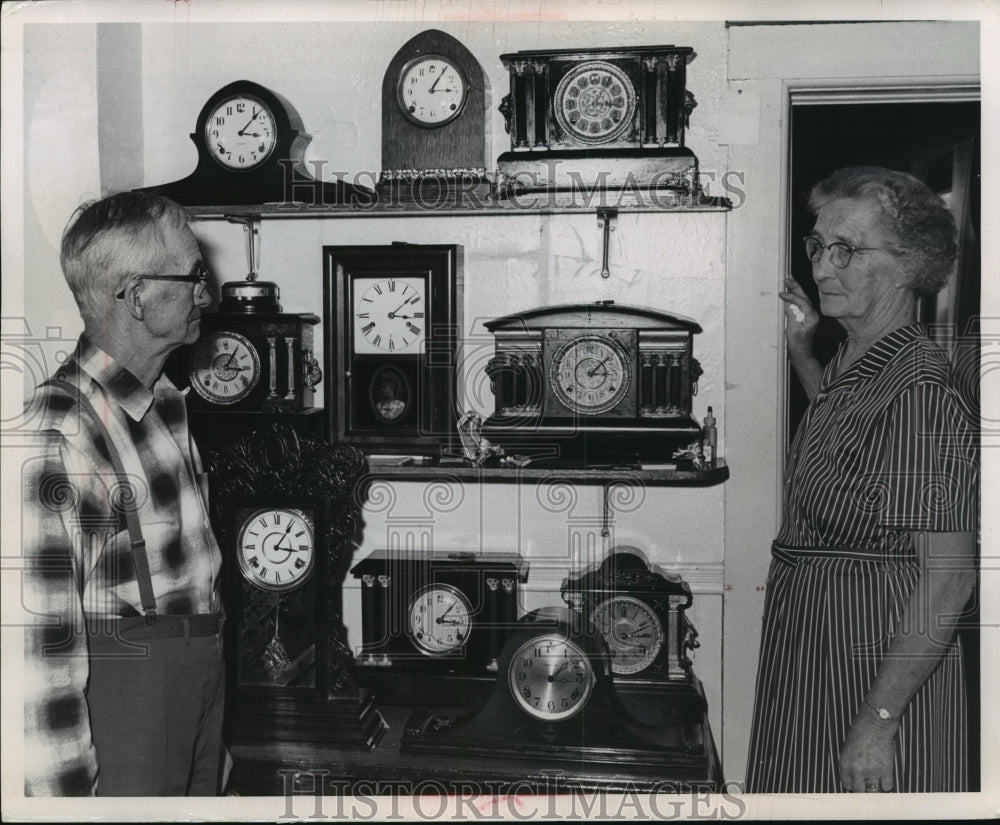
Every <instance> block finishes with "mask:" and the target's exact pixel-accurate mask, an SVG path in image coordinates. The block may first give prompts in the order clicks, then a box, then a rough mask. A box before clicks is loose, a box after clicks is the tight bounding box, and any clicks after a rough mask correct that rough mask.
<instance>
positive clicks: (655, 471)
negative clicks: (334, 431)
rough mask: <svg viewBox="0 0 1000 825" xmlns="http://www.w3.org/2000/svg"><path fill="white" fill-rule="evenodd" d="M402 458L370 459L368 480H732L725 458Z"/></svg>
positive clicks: (696, 483) (685, 483)
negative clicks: (472, 461) (488, 462)
mask: <svg viewBox="0 0 1000 825" xmlns="http://www.w3.org/2000/svg"><path fill="white" fill-rule="evenodd" d="M401 460H404V461H405V460H407V459H400V458H391V459H390V458H386V459H381V458H380V457H379V456H369V458H368V473H367V477H371V478H390V479H394V480H396V481H472V482H484V483H502V484H517V483H519V482H522V481H523V482H529V483H539V482H555V481H567V482H571V483H573V484H605V485H608V484H616V483H617V484H641V485H649V486H654V487H669V486H675V487H710V486H714V485H716V484H721V483H722V482H724V481H725V480H726V479H728V478H729V465H727V464H726V462H725V460H724V459H721V458H720V459H717V460H716V461H713V462H712V463H711V465H710V466H708V467H706V468H705V469H703V470H689V469H679V468H678V467H677V466H674V465H663V464H657V465H656V466H655V467H644V466H642V465H641V464H620V465H600V466H590V467H583V466H581V465H580V463H579V462H577V463H575V464H570V463H568V462H567V463H565V464H563V465H556V464H555V463H554V462H549V463H546V464H545V465H544V466H528V467H473V466H470V465H469V464H468V463H467V462H465V461H463V460H462V459H451V458H445V459H442V460H441V461H440V462H438V463H437V464H419V463H412V464H404V465H400V461H401Z"/></svg>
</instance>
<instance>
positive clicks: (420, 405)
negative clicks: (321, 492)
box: [323, 244, 462, 460]
mask: <svg viewBox="0 0 1000 825" xmlns="http://www.w3.org/2000/svg"><path fill="white" fill-rule="evenodd" d="M323 259H324V281H323V289H324V292H323V296H324V297H323V311H324V325H323V329H324V336H325V337H324V342H323V344H324V353H325V355H326V358H327V370H326V372H327V375H329V376H331V377H332V381H330V382H328V384H327V394H326V409H327V410H329V411H331V412H332V415H331V416H330V421H329V426H330V431H329V438H330V439H331V440H336V441H340V442H344V443H349V444H355V445H357V446H359V447H361V448H362V449H364V450H366V451H367V452H370V453H373V454H403V455H419V456H425V457H427V458H429V459H432V460H436V459H437V458H438V457H439V456H440V455H441V453H442V451H443V450H445V449H447V448H448V447H449V446H450V445H451V443H452V442H453V441H454V440H455V439H456V438H457V435H456V424H455V419H456V416H455V411H456V409H457V407H458V401H457V398H458V396H457V392H458V390H457V381H458V378H457V372H458V348H459V343H460V341H461V340H462V248H461V247H459V246H445V245H416V244H392V245H390V246H327V247H324V248H323Z"/></svg>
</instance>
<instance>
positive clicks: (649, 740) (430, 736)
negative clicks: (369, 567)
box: [400, 607, 706, 776]
mask: <svg viewBox="0 0 1000 825" xmlns="http://www.w3.org/2000/svg"><path fill="white" fill-rule="evenodd" d="M400 750H401V751H402V752H403V753H434V754H452V755H455V756H457V757H470V756H475V757H487V758H495V759H509V758H514V759H519V760H531V759H538V760H542V761H545V762H554V763H558V762H563V761H569V762H576V763H578V764H587V765H591V764H602V763H603V764H606V765H609V766H614V765H618V766H619V769H620V766H622V765H627V766H628V767H629V768H630V769H634V768H636V767H640V768H641V767H647V768H651V769H654V770H657V771H660V772H661V774H660V775H661V776H670V775H671V771H672V769H676V768H687V767H690V766H691V765H692V763H694V762H699V761H705V757H706V741H705V737H704V736H703V735H702V732H701V728H698V729H697V730H695V729H688V728H685V727H684V726H680V725H663V726H653V725H646V724H642V723H640V722H637V721H636V720H635V719H634V718H633V717H632V716H631V715H630V714H629V713H628V711H627V710H626V709H625V708H624V707H623V706H622V705H621V704H620V703H619V702H618V700H617V698H616V696H615V692H614V688H613V685H612V672H611V656H610V653H609V651H608V647H607V644H606V642H605V640H604V637H603V636H602V635H601V634H600V633H599V632H598V631H596V630H595V629H594V628H593V626H591V625H587V624H586V623H585V622H583V621H582V617H581V614H579V613H576V612H573V611H570V610H568V609H566V608H558V607H548V608H541V609H539V610H535V611H532V612H531V613H528V614H527V615H526V616H524V617H522V619H521V620H520V622H519V623H518V626H517V628H516V629H515V630H514V631H513V632H512V633H511V634H510V636H508V637H507V641H506V643H505V644H504V647H503V651H502V653H501V656H500V660H499V665H498V672H497V678H496V683H495V685H494V687H493V691H492V693H491V694H490V696H489V698H488V699H487V700H486V702H485V703H484V704H483V706H482V707H481V708H479V709H478V710H477V711H475V712H472V713H467V714H458V715H456V714H453V713H447V712H439V711H419V710H418V711H415V712H414V713H413V715H412V716H411V717H410V720H409V721H408V722H407V724H406V728H405V730H404V732H403V738H402V743H401V746H400Z"/></svg>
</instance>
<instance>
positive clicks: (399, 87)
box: [396, 54, 469, 129]
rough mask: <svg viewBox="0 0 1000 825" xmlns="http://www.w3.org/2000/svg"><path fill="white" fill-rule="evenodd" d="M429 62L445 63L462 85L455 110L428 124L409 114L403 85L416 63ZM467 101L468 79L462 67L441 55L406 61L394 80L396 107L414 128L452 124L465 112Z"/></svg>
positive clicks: (429, 127)
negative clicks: (460, 97) (460, 95)
mask: <svg viewBox="0 0 1000 825" xmlns="http://www.w3.org/2000/svg"><path fill="white" fill-rule="evenodd" d="M431 60H439V61H441V62H442V63H446V64H447V65H448V67H449V68H450V69H453V70H454V72H455V74H457V75H458V78H459V80H460V81H461V83H462V99H461V100H460V101H459V103H458V106H456V107H455V110H454V111H453V112H451V114H449V115H448V116H447V117H446V118H444V119H443V120H441V121H436V122H433V123H432V122H429V121H426V120H422V119H421V118H419V117H416V116H415V115H414V114H413V113H412V112H410V110H409V108H408V107H407V104H406V102H405V101H404V99H403V91H404V89H403V86H404V84H405V81H406V78H407V76H408V75H409V72H410V70H411V69H412V68H413V67H414V66H416V65H417V64H418V63H423V62H426V61H431ZM468 99H469V79H468V78H467V77H466V76H465V72H463V71H462V67H461V66H459V65H458V63H456V62H455V61H454V60H452V59H451V58H449V57H445V56H444V55H441V54H420V55H417V56H416V57H414V58H412V59H411V60H408V61H407V62H406V64H405V65H404V66H403V68H402V69H400V70H399V76H398V78H397V80H396V105H397V106H398V107H399V111H400V113H401V114H402V115H403V117H405V118H406V119H407V120H408V121H409V122H410V123H412V124H413V125H414V126H419V127H421V128H422V129H437V128H440V127H441V126H446V125H448V124H449V123H453V122H454V121H456V120H458V118H459V117H461V115H462V113H463V112H464V111H465V104H466V102H467V101H468Z"/></svg>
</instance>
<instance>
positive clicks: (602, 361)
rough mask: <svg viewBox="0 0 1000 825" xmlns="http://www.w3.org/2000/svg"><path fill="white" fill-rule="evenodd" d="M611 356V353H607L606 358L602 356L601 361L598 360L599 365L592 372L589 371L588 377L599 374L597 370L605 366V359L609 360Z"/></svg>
mask: <svg viewBox="0 0 1000 825" xmlns="http://www.w3.org/2000/svg"><path fill="white" fill-rule="evenodd" d="M610 357H611V356H610V355H606V356H605V357H604V358H602V359H601V360H600V361H598V362H597V366H596V367H594V368H593V369H592V370H591V371H590V372H588V373H587V377H588V378H593V377H594V376H595V375H596V374H597V371H598V370H599V369H601V367H603V366H604V363H605V361H607V360H608V358H610Z"/></svg>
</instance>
